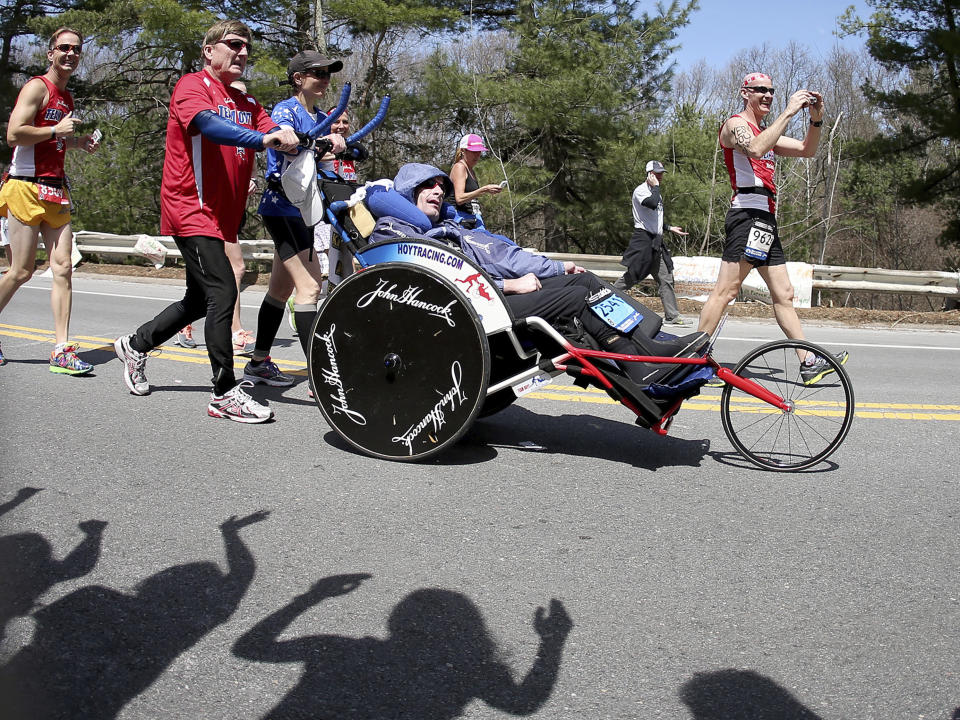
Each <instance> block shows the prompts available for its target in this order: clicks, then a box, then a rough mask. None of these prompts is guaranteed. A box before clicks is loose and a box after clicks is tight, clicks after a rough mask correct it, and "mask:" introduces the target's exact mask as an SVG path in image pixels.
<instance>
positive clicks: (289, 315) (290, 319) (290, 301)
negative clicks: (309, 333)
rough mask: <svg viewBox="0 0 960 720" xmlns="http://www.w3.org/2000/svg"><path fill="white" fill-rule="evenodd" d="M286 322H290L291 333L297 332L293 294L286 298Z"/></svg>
mask: <svg viewBox="0 0 960 720" xmlns="http://www.w3.org/2000/svg"><path fill="white" fill-rule="evenodd" d="M287 311H288V312H287V322H288V323H290V329H291V330H293V334H294V335H296V334H297V316H296V315H295V314H294V311H293V295H291V296H290V297H288V298H287Z"/></svg>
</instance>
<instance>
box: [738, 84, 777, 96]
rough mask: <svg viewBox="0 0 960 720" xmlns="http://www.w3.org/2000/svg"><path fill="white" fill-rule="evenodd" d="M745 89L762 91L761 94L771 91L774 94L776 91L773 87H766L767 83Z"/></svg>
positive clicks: (756, 91)
mask: <svg viewBox="0 0 960 720" xmlns="http://www.w3.org/2000/svg"><path fill="white" fill-rule="evenodd" d="M744 90H749V91H750V92H755V93H760V94H761V95H766V94H767V93H770V94H771V95H773V93H774V92H775V91H774V89H773V88H769V87H766V86H765V85H754V86H747V87H745V88H744Z"/></svg>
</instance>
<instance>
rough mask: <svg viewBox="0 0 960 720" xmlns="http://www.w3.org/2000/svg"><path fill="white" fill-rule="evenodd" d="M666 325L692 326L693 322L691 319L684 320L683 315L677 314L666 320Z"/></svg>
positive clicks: (664, 322)
mask: <svg viewBox="0 0 960 720" xmlns="http://www.w3.org/2000/svg"><path fill="white" fill-rule="evenodd" d="M663 324H664V325H673V326H674V327H690V325H691V322H690V321H689V320H684V319H683V318H682V317H680V316H679V315H677V316H676V317H675V318H673V319H672V320H664V321H663Z"/></svg>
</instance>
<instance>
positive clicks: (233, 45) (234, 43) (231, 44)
mask: <svg viewBox="0 0 960 720" xmlns="http://www.w3.org/2000/svg"><path fill="white" fill-rule="evenodd" d="M217 42H218V43H223V44H224V45H226V46H227V47H228V48H230V49H231V50H233V51H234V52H240V51H241V50H243V49H244V48H246V49H247V51H248V52H250V51H251V50H252V49H253V48H252V46H251V45H250V43H248V42H247V41H246V40H239V39H234V40H217Z"/></svg>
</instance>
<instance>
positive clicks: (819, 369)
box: [800, 350, 850, 385]
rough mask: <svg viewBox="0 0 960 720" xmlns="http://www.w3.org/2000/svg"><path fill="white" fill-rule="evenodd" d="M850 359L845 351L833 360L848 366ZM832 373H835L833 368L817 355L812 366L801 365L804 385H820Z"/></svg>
mask: <svg viewBox="0 0 960 720" xmlns="http://www.w3.org/2000/svg"><path fill="white" fill-rule="evenodd" d="M849 357H850V355H849V354H848V353H847V351H846V350H844V351H842V352H840V353H838V354H836V355H834V356H833V359H834V360H836V361H837V362H838V363H840V364H841V365H846V363H847V359H848V358H849ZM832 372H834V370H833V366H832V365H830V364H829V363H828V362H827V361H826V360H824V359H823V358H822V357H820V356H819V355H817V357H816V359H815V360H814V361H813V364H812V365H807V364H806V363H801V365H800V377H801V378H802V379H803V384H804V385H813V384H815V383H818V382H820V381H821V380H822V379H823V376H824V375H829V374H830V373H832Z"/></svg>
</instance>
